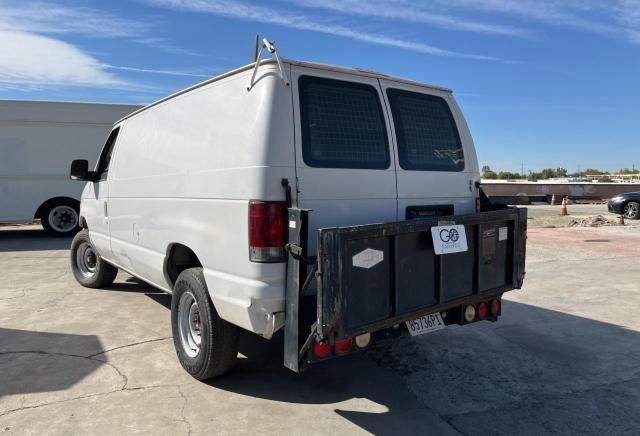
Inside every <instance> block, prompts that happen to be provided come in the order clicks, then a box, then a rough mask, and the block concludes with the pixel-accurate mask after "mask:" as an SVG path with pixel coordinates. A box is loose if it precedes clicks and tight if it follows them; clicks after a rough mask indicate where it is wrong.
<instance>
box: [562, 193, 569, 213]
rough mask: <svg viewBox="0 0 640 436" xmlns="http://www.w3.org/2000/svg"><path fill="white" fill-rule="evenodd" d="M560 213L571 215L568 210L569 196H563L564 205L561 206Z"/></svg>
mask: <svg viewBox="0 0 640 436" xmlns="http://www.w3.org/2000/svg"><path fill="white" fill-rule="evenodd" d="M560 215H569V212H567V197H563V198H562V205H561V206H560Z"/></svg>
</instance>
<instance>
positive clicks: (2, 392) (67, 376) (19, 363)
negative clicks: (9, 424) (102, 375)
mask: <svg viewBox="0 0 640 436" xmlns="http://www.w3.org/2000/svg"><path fill="white" fill-rule="evenodd" d="M0 347H1V348H0V374H1V375H0V398H2V397H3V396H6V395H17V394H31V393H36V392H52V391H62V390H65V389H69V388H70V387H72V386H73V385H75V384H77V383H80V382H81V381H82V380H83V379H84V378H86V377H87V376H88V375H89V374H91V373H92V372H94V371H95V370H96V369H98V367H100V366H101V365H104V363H103V362H99V361H97V360H91V359H87V358H84V357H82V356H81V355H77V354H75V353H74V351H75V352H78V350H85V352H86V353H87V354H93V353H100V352H102V351H104V350H103V348H102V343H101V342H100V340H99V339H98V337H97V336H94V335H74V334H61V333H46V332H37V331H30V330H14V329H5V328H0ZM44 350H50V351H44Z"/></svg>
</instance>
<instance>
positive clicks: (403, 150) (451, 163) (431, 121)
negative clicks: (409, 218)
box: [387, 88, 464, 171]
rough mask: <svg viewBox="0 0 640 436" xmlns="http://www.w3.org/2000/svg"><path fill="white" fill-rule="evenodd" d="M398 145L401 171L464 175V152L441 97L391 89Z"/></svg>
mask: <svg viewBox="0 0 640 436" xmlns="http://www.w3.org/2000/svg"><path fill="white" fill-rule="evenodd" d="M387 97H388V99H389V105H390V107H391V114H392V116H393V123H394V126H395V131H396V139H397V143H398V158H399V161H400V167H401V168H403V169H405V170H423V171H462V170H464V152H463V150H462V142H461V141H460V135H459V133H458V128H457V126H456V123H455V120H454V119H453V115H452V114H451V110H450V109H449V105H448V104H447V102H446V101H445V100H444V99H443V98H442V97H437V96H435V95H427V94H420V93H417V92H411V91H405V90H400V89H391V88H390V89H388V90H387Z"/></svg>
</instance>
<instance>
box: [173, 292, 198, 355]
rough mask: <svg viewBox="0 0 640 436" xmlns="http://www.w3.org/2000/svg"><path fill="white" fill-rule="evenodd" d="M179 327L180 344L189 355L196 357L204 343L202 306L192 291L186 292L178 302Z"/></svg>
mask: <svg viewBox="0 0 640 436" xmlns="http://www.w3.org/2000/svg"><path fill="white" fill-rule="evenodd" d="M178 327H179V329H180V344H181V345H182V348H183V349H184V352H185V353H187V356H189V357H196V356H197V355H198V353H199V352H200V344H201V343H202V323H201V322H200V308H199V307H198V303H197V302H196V299H195V297H194V296H193V294H192V293H191V292H185V293H184V294H182V296H181V297H180V301H179V303H178Z"/></svg>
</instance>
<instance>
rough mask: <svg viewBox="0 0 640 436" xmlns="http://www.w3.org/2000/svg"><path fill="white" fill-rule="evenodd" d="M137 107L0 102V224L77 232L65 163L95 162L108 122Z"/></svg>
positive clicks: (76, 204)
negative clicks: (36, 223)
mask: <svg viewBox="0 0 640 436" xmlns="http://www.w3.org/2000/svg"><path fill="white" fill-rule="evenodd" d="M139 108H140V106H133V105H120V104H98V103H67V102H49V101H15V100H4V101H0V223H29V222H32V221H34V220H36V219H40V222H41V223H42V226H43V227H44V229H45V230H46V231H47V232H48V233H49V234H51V235H55V236H72V235H73V234H74V233H75V232H76V231H77V229H78V211H79V210H80V194H81V192H82V187H81V186H79V185H78V184H77V183H73V182H71V181H70V180H69V161H70V160H72V159H88V160H90V161H91V163H92V164H93V163H95V159H96V158H97V155H98V152H99V149H100V146H101V145H102V141H103V140H104V137H105V136H106V134H107V133H109V131H110V130H111V127H112V126H113V123H114V122H115V121H117V120H118V119H120V118H122V117H123V116H125V115H127V114H130V113H131V112H133V111H134V110H137V109H139Z"/></svg>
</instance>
